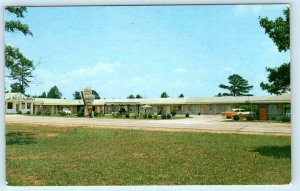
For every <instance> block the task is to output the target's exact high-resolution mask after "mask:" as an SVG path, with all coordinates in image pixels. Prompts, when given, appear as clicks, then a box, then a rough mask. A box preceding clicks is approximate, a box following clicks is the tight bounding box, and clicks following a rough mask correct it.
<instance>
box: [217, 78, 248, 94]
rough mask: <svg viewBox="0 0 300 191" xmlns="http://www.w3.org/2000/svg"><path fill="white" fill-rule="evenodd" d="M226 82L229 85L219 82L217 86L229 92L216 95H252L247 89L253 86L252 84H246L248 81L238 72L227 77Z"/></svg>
mask: <svg viewBox="0 0 300 191" xmlns="http://www.w3.org/2000/svg"><path fill="white" fill-rule="evenodd" d="M228 81H229V82H228V83H229V84H230V85H224V84H220V85H219V87H220V88H223V89H226V90H228V91H229V93H222V94H220V93H219V94H218V95H222V96H252V94H249V91H250V90H251V89H252V88H253V86H250V85H248V81H247V80H245V79H244V78H242V77H241V76H240V75H238V74H233V75H230V76H229V77H228Z"/></svg>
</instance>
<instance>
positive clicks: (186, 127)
mask: <svg viewBox="0 0 300 191" xmlns="http://www.w3.org/2000/svg"><path fill="white" fill-rule="evenodd" d="M6 123H8V124H31V125H49V126H83V127H89V128H125V129H143V130H163V131H202V132H213V133H241V134H269V135H288V136H289V135H290V134H291V124H290V123H281V122H256V121H255V122H250V121H238V122H237V121H233V120H231V119H225V118H224V117H222V116H219V115H200V116H198V115H194V116H191V117H190V118H183V119H170V120H154V119H153V120H150V119H145V120H144V119H106V118H77V117H51V116H49V117H48V116H45V117H44V116H26V115H6Z"/></svg>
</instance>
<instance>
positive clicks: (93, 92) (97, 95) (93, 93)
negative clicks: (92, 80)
mask: <svg viewBox="0 0 300 191" xmlns="http://www.w3.org/2000/svg"><path fill="white" fill-rule="evenodd" d="M92 95H94V96H95V99H100V96H99V94H98V93H97V92H96V90H92Z"/></svg>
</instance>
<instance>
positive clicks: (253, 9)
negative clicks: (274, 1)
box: [234, 5, 262, 16]
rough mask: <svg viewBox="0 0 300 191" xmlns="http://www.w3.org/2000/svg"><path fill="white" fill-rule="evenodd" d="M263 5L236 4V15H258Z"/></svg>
mask: <svg viewBox="0 0 300 191" xmlns="http://www.w3.org/2000/svg"><path fill="white" fill-rule="evenodd" d="M261 9H262V5H236V6H234V15H235V16H243V15H248V14H254V15H257V14H259V13H260V11H261Z"/></svg>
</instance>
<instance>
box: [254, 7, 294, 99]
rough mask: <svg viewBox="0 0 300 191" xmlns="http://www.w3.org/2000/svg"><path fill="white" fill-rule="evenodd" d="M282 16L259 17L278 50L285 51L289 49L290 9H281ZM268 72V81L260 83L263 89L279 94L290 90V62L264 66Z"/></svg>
mask: <svg viewBox="0 0 300 191" xmlns="http://www.w3.org/2000/svg"><path fill="white" fill-rule="evenodd" d="M283 13H284V18H282V17H278V18H277V19H275V20H274V21H273V20H269V18H268V17H264V18H261V17H259V23H260V25H261V27H263V28H264V29H265V33H266V34H267V35H268V36H269V37H270V38H271V39H272V40H273V42H274V43H275V45H276V46H277V48H278V51H279V52H282V51H283V52H286V51H288V50H289V49H290V9H289V8H286V9H285V10H283ZM266 71H267V72H268V82H267V83H264V82H261V83H260V87H261V88H262V89H263V90H267V91H268V92H269V93H271V94H281V93H284V92H286V91H289V90H290V63H284V64H282V65H280V66H279V67H275V68H268V67H267V68H266Z"/></svg>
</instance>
